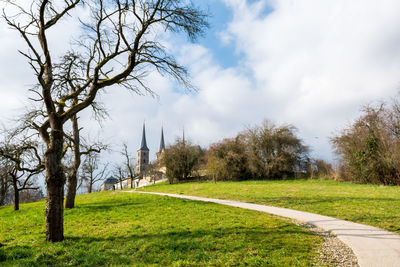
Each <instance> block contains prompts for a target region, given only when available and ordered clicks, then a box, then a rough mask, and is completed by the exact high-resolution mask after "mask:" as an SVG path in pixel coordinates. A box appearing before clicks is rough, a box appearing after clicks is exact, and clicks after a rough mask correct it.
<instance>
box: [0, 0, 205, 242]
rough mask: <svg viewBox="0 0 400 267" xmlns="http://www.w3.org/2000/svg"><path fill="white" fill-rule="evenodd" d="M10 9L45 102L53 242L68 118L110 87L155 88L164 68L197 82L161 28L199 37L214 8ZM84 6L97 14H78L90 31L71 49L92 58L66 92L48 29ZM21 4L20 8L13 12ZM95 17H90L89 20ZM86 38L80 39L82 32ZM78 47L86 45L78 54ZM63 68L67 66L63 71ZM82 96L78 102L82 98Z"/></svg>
mask: <svg viewBox="0 0 400 267" xmlns="http://www.w3.org/2000/svg"><path fill="white" fill-rule="evenodd" d="M5 2H6V3H7V4H8V7H10V6H11V7H10V8H9V9H8V10H6V11H3V17H4V19H5V20H6V22H7V23H8V25H9V26H10V27H11V28H13V29H15V30H16V31H17V32H18V33H19V34H20V35H21V37H22V39H23V40H24V41H25V42H26V45H27V48H28V49H27V51H20V52H21V54H22V55H23V56H25V57H26V58H27V60H28V62H29V64H30V66H31V67H32V69H33V70H34V73H35V76H36V78H37V80H38V87H37V88H36V90H33V91H34V93H35V94H36V95H37V98H36V99H35V100H36V101H37V102H38V103H41V104H43V108H42V109H41V110H40V112H41V113H43V115H44V116H43V117H42V119H41V120H39V119H37V118H38V117H35V118H36V120H32V121H31V122H30V123H31V124H32V126H33V127H35V129H36V130H37V131H38V133H39V134H40V136H41V138H42V139H43V141H44V143H45V144H46V147H47V149H46V152H45V160H44V162H45V168H46V185H47V204H46V240H47V241H52V242H58V241H62V240H63V239H64V231H63V193H64V183H65V175H64V171H63V168H62V166H61V161H62V155H63V153H62V151H63V148H64V128H63V127H64V124H65V123H66V122H67V121H68V120H70V119H71V118H72V117H73V116H75V115H76V114H77V113H78V112H80V111H82V110H83V109H86V108H87V107H89V106H90V105H91V104H92V103H93V102H94V101H95V99H96V97H97V96H98V94H99V93H101V91H102V89H104V88H106V87H109V86H112V85H116V84H118V85H121V86H124V87H126V88H128V89H130V90H133V91H134V92H136V93H143V90H144V91H147V92H152V90H151V88H150V87H149V86H148V85H146V82H145V77H146V75H147V74H148V73H149V71H151V70H153V69H156V70H157V71H159V72H160V73H162V74H167V75H170V76H172V77H173V78H175V79H176V80H178V81H179V82H181V83H182V84H183V85H185V86H186V87H189V88H190V83H189V82H188V79H187V78H188V77H187V71H186V69H185V68H184V67H182V66H180V65H179V64H178V63H177V62H176V61H175V60H174V58H173V57H172V56H171V55H169V54H168V53H167V52H166V50H165V49H164V47H163V46H162V45H161V44H160V43H159V42H158V41H157V39H156V36H157V35H156V34H154V33H155V32H156V31H157V30H158V29H160V28H164V30H165V31H170V32H180V31H181V32H185V33H186V35H187V36H188V37H189V38H190V39H192V40H194V39H195V38H196V37H197V36H198V35H199V34H201V33H202V32H203V29H204V28H205V27H206V26H207V22H206V14H204V13H203V12H201V11H200V10H198V9H197V8H196V7H195V6H193V4H191V3H189V2H188V1H184V0H133V1H127V0H124V1H122V0H113V1H103V0H87V1H81V0H64V1H52V0H37V1H33V0H32V1H30V2H29V3H31V5H30V7H28V8H25V7H24V6H26V1H22V0H20V1H18V0H5ZM79 5H87V6H88V7H89V8H88V10H90V12H91V16H87V15H85V17H77V20H80V21H82V24H83V26H84V30H83V34H84V36H82V37H80V38H79V40H80V41H77V42H76V43H77V44H78V46H77V47H76V48H75V50H74V49H73V48H72V49H71V50H70V51H69V52H67V53H65V55H66V56H70V57H71V59H73V58H78V59H80V60H81V61H82V62H84V63H85V64H84V66H85V71H84V72H83V73H80V76H78V77H70V76H68V73H69V69H70V68H72V67H74V64H66V65H64V70H65V71H64V72H65V73H66V75H67V76H66V77H67V79H66V81H67V82H68V83H69V87H70V88H74V90H73V92H72V93H69V94H64V92H63V91H60V90H58V89H57V87H56V86H55V85H56V83H55V81H56V80H55V78H56V74H57V73H56V71H57V69H56V68H55V66H56V65H57V62H56V59H55V58H54V57H53V51H54V50H53V49H54V47H52V46H51V42H50V41H51V40H49V34H48V32H49V31H50V30H53V29H54V28H56V27H57V26H58V25H59V24H61V23H62V22H63V18H64V17H65V16H67V15H68V14H69V15H71V16H75V13H74V12H73V11H74V10H75V9H76V8H77V7H78V6H79ZM15 9H17V10H18V11H17V13H14V14H11V13H10V12H12V11H13V10H15ZM87 17H88V18H89V19H87ZM76 39H78V37H76ZM77 51H82V52H80V53H78V52H77ZM58 71H59V70H58ZM76 99H78V103H75V102H74V100H76Z"/></svg>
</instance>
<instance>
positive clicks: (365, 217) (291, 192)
mask: <svg viewBox="0 0 400 267" xmlns="http://www.w3.org/2000/svg"><path fill="white" fill-rule="evenodd" d="M143 190H146V191H156V192H167V193H177V194H187V195H194V196H203V197H212V198H220V199H230V200H239V201H245V202H251V203H259V204H266V205H272V206H277V207H285V208H292V209H297V210H301V211H308V212H313V213H318V214H322V215H327V216H332V217H336V218H340V219H344V220H349V221H353V222H358V223H363V224H369V225H373V226H376V227H379V228H384V229H387V230H389V231H393V232H397V233H400V187H398V186H397V187H396V186H379V185H361V184H353V183H347V182H336V181H330V180H328V181H322V180H286V181H245V182H218V183H217V184H214V183H187V184H175V185H168V184H160V185H153V186H150V187H147V188H146V189H143Z"/></svg>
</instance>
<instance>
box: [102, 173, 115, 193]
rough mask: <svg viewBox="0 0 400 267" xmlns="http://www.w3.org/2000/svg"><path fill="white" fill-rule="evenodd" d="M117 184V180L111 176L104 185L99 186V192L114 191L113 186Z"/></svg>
mask: <svg viewBox="0 0 400 267" xmlns="http://www.w3.org/2000/svg"><path fill="white" fill-rule="evenodd" d="M117 182H118V179H117V178H114V177H112V176H110V177H109V178H107V179H106V180H105V181H104V183H103V184H102V185H101V188H100V190H101V191H107V190H115V186H114V185H115V184H116V183H117Z"/></svg>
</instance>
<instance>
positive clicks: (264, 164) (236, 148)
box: [207, 121, 309, 180]
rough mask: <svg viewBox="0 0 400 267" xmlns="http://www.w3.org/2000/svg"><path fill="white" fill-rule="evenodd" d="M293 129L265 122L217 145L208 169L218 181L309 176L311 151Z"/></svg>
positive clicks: (212, 150) (209, 156) (288, 126)
mask: <svg viewBox="0 0 400 267" xmlns="http://www.w3.org/2000/svg"><path fill="white" fill-rule="evenodd" d="M295 131H296V128H295V127H294V126H292V125H284V126H280V127H277V126H275V125H273V124H272V123H270V122H268V121H265V122H264V123H263V125H262V126H256V127H253V128H251V129H248V130H247V131H244V132H242V133H240V134H238V135H237V136H236V137H235V138H231V139H224V140H223V141H221V142H219V143H215V144H213V145H212V146H211V147H210V149H209V151H208V153H207V169H208V170H209V172H210V173H211V174H212V175H213V177H214V178H215V177H218V179H223V180H244V179H282V178H289V177H294V176H296V175H297V174H306V173H307V170H308V168H309V157H308V148H307V147H306V146H304V145H303V144H302V141H301V140H300V139H299V138H298V137H297V136H296V135H295Z"/></svg>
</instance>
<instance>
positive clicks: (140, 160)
mask: <svg viewBox="0 0 400 267" xmlns="http://www.w3.org/2000/svg"><path fill="white" fill-rule="evenodd" d="M164 152H165V142H164V129H163V127H161V140H160V149H159V150H158V152H157V153H156V161H157V162H160V160H161V158H162V156H163V155H164ZM149 156H150V150H149V148H148V147H147V142H146V126H145V124H144V123H143V132H142V142H141V144H140V148H139V149H138V151H137V162H136V174H137V175H140V174H143V172H144V171H145V170H146V167H147V166H148V165H149V163H150V160H149ZM161 169H162V168H161ZM161 169H160V171H161ZM164 173H165V172H164Z"/></svg>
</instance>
